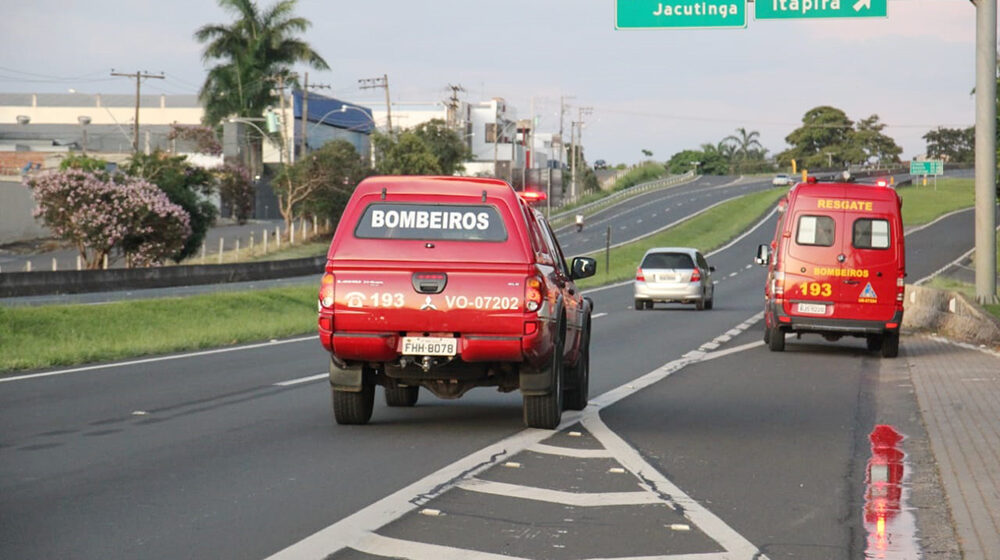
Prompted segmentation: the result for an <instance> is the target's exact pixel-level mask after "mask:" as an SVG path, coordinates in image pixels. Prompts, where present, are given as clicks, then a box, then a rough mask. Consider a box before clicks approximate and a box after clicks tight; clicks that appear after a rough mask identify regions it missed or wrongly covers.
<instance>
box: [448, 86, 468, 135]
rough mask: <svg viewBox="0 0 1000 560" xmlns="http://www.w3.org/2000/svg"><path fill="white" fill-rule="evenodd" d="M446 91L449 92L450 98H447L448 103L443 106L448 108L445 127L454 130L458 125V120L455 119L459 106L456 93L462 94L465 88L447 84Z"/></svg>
mask: <svg viewBox="0 0 1000 560" xmlns="http://www.w3.org/2000/svg"><path fill="white" fill-rule="evenodd" d="M448 89H450V90H451V97H449V98H448V101H447V102H446V104H445V106H446V107H448V115H447V119H448V122H447V126H448V128H450V129H456V128H457V126H456V125H457V124H458V119H457V118H456V115H458V106H459V101H458V92H460V91H461V92H464V91H465V88H463V87H462V86H461V84H459V85H457V86H453V85H451V84H448ZM463 132H464V131H463Z"/></svg>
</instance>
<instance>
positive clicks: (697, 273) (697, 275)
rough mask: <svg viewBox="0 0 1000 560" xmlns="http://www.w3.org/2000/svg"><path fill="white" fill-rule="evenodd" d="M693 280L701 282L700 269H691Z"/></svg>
mask: <svg viewBox="0 0 1000 560" xmlns="http://www.w3.org/2000/svg"><path fill="white" fill-rule="evenodd" d="M691 281H692V282H701V271H699V270H698V269H697V268H696V269H694V270H693V271H691Z"/></svg>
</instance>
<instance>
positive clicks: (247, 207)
mask: <svg viewBox="0 0 1000 560" xmlns="http://www.w3.org/2000/svg"><path fill="white" fill-rule="evenodd" d="M213 173H214V174H215V178H216V181H218V187H219V198H221V199H222V203H223V204H225V205H226V206H228V207H229V208H230V209H231V212H232V214H231V216H230V217H232V218H234V219H235V220H236V221H237V222H238V223H240V224H245V223H247V220H248V219H249V218H250V214H251V213H252V212H253V201H254V188H253V181H251V180H250V171H249V170H247V168H246V167H244V166H242V165H240V164H236V163H226V164H224V165H223V166H222V167H219V168H216V169H214V170H213Z"/></svg>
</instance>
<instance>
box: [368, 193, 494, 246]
mask: <svg viewBox="0 0 1000 560" xmlns="http://www.w3.org/2000/svg"><path fill="white" fill-rule="evenodd" d="M354 236H355V237H358V238H361V239H419V240H427V241H494V242H498V241H506V240H507V228H506V226H505V225H504V222H503V219H502V218H501V217H500V213H499V212H497V209H496V208H495V207H494V206H491V205H489V204H481V205H479V204H477V205H471V204H412V203H411V204H405V203H404V204H401V203H388V202H379V203H373V204H369V205H368V207H367V208H365V212H364V214H362V215H361V219H360V220H359V221H358V224H357V226H356V227H355V228H354Z"/></svg>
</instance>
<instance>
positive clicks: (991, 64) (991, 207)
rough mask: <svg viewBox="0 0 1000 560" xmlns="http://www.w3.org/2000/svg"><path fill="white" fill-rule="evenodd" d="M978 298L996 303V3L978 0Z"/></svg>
mask: <svg viewBox="0 0 1000 560" xmlns="http://www.w3.org/2000/svg"><path fill="white" fill-rule="evenodd" d="M974 3H975V6H976V212H975V213H976V300H977V301H978V302H979V303H996V302H997V253H996V226H997V216H996V174H997V159H996V158H997V152H996V126H997V113H996V110H997V107H996V98H997V82H996V67H997V51H996V45H997V3H996V0H976V1H975V2H974Z"/></svg>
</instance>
